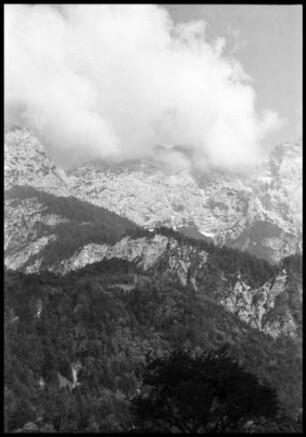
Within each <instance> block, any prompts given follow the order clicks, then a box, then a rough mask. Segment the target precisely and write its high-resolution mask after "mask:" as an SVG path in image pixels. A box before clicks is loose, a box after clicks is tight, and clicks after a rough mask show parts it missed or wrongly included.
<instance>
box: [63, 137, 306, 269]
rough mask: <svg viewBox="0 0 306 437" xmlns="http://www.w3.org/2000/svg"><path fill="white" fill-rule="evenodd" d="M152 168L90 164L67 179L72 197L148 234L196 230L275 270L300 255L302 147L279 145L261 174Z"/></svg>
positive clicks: (147, 162) (147, 165) (135, 164)
mask: <svg viewBox="0 0 306 437" xmlns="http://www.w3.org/2000/svg"><path fill="white" fill-rule="evenodd" d="M168 153H169V152H168ZM152 160H153V161H154V158H151V159H150V160H146V159H144V160H142V161H137V162H133V163H125V164H121V165H120V166H118V165H117V166H116V165H106V164H105V163H97V162H91V163H88V164H84V165H82V166H81V167H79V168H77V169H75V170H73V171H71V172H69V182H70V189H71V192H72V193H73V195H74V196H76V197H79V198H80V199H82V200H86V201H89V202H92V203H94V204H96V205H99V206H104V207H105V208H108V209H110V210H113V211H115V212H116V213H118V214H120V215H123V216H126V217H128V218H129V219H131V220H133V221H134V222H136V223H138V224H140V225H141V226H145V227H146V228H149V229H150V228H155V227H158V226H159V225H164V226H168V227H173V228H174V229H177V228H180V227H182V226H189V225H190V224H192V225H193V226H194V225H195V227H196V228H197V230H198V231H199V232H200V233H201V234H202V235H204V236H206V237H208V238H211V239H212V240H213V241H214V242H215V243H217V244H226V245H229V246H232V247H237V248H239V249H241V250H247V251H248V252H250V253H252V254H254V255H256V256H258V257H261V258H265V259H267V260H268V261H270V262H278V261H279V260H280V259H281V258H283V257H285V256H288V255H290V254H292V253H295V252H301V250H302V247H301V240H302V238H301V219H302V179H301V178H302V142H301V141H299V142H296V143H284V144H281V145H279V146H278V147H276V148H275V149H274V150H273V152H272V153H271V156H270V158H269V159H268V160H267V161H266V162H264V163H263V164H262V165H261V166H258V167H257V168H255V169H250V171H249V172H247V173H240V174H238V173H235V174H234V173H226V172H221V171H217V170H211V171H209V172H206V173H200V174H199V173H195V172H194V171H192V170H190V168H189V169H187V168H179V169H175V168H173V167H172V168H168V167H167V166H165V165H164V166H163V165H162V164H161V165H159V166H157V165H155V166H154V165H153V164H152Z"/></svg>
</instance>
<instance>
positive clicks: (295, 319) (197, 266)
mask: <svg viewBox="0 0 306 437" xmlns="http://www.w3.org/2000/svg"><path fill="white" fill-rule="evenodd" d="M6 144H7V146H6V151H5V153H6V155H5V161H6V167H5V170H6V174H5V178H6V192H5V265H6V267H7V268H8V269H11V270H19V271H24V272H26V273H39V272H41V271H44V270H46V271H50V272H54V273H56V274H59V275H66V274H68V273H69V272H71V271H77V270H80V269H82V268H84V267H85V266H87V265H88V264H94V263H97V262H100V261H103V260H107V259H113V258H118V259H121V260H126V261H129V262H132V263H133V264H135V265H137V266H138V267H139V268H141V269H142V271H143V274H145V275H146V274H147V273H148V272H150V271H153V272H155V276H154V278H155V277H156V274H159V275H162V276H163V277H167V278H169V277H171V278H172V279H173V280H175V281H176V282H177V283H179V284H180V285H181V286H187V287H191V288H192V289H193V290H194V291H195V292H197V293H204V294H206V295H210V296H211V298H212V299H213V300H214V302H217V303H218V304H221V305H222V306H224V307H225V308H226V309H227V310H229V311H231V312H235V313H236V314H237V315H238V316H239V317H240V318H241V319H242V320H244V321H246V322H247V323H249V324H250V325H251V326H253V327H256V328H257V329H260V330H262V331H263V332H266V333H268V334H270V335H272V336H274V337H277V336H279V335H280V334H283V333H284V334H286V335H289V336H291V337H292V338H298V337H300V319H299V314H298V311H296V305H301V289H302V285H301V283H298V282H297V285H296V287H295V289H294V291H293V294H294V297H293V298H292V299H291V297H290V296H289V295H288V293H287V289H288V286H287V283H288V282H290V279H288V272H287V271H286V269H282V267H281V264H280V265H279V266H276V267H275V268H274V267H272V266H270V265H269V264H268V263H267V262H265V261H264V260H260V259H257V258H252V256H251V255H248V254H247V253H244V254H243V253H241V252H239V250H237V246H239V244H238V243H237V241H238V242H239V238H240V239H241V238H242V237H241V235H242V234H243V233H244V234H246V235H247V234H248V235H250V234H252V238H253V239H255V238H257V240H258V241H263V240H264V239H265V240H268V241H269V242H271V239H272V236H271V232H270V234H269V233H268V230H269V228H268V224H269V223H270V222H269V221H262V223H261V228H260V226H259V223H260V222H258V221H256V220H255V219H254V217H259V216H258V214H259V212H257V209H258V208H259V206H260V207H262V204H260V203H259V200H258V198H257V197H256V194H255V191H254V190H255V189H254V190H253V191H251V189H250V188H248V187H247V186H246V185H242V182H241V181H240V180H238V181H234V180H232V179H229V177H227V179H224V177H223V180H222V182H223V183H225V182H224V181H225V180H226V181H227V188H226V189H225V188H224V187H223V188H222V187H221V186H220V184H219V182H217V181H219V179H220V178H221V176H220V178H218V177H217V176H216V173H215V174H214V177H213V174H210V175H209V178H210V179H209V182H207V178H208V176H203V175H201V177H202V179H201V180H200V182H198V184H200V185H196V182H195V179H193V180H191V176H190V175H189V174H187V173H186V171H185V170H184V171H183V174H182V171H180V172H179V173H177V174H175V175H173V170H171V169H170V170H169V171H168V173H167V170H166V169H165V168H164V169H163V170H160V169H159V167H158V168H157V167H156V162H154V161H153V162H151V164H150V165H149V164H148V165H147V167H144V166H143V164H140V163H139V162H137V161H135V162H134V163H133V166H132V167H127V163H122V164H121V168H118V167H117V169H116V173H114V169H113V168H109V165H106V164H104V167H101V165H100V164H99V165H98V166H97V165H96V164H95V165H93V166H92V167H87V166H85V167H84V166H83V167H81V169H80V170H79V172H78V179H77V181H78V182H77V183H78V184H79V185H78V187H79V188H80V190H81V185H80V184H81V182H82V184H83V186H84V187H85V188H84V190H83V191H84V193H85V194H82V196H81V195H80V193H79V195H78V197H73V196H72V195H71V194H72V193H73V194H77V193H75V190H76V178H77V176H76V175H73V176H70V177H69V178H68V177H65V175H64V173H63V172H62V171H61V170H59V169H58V168H57V167H55V166H54V164H53V163H52V162H51V160H50V159H49V158H48V157H47V155H46V154H45V152H44V149H43V146H42V145H41V144H40V142H39V141H38V140H37V138H36V137H35V136H34V135H33V134H32V133H31V132H29V131H23V130H15V131H8V132H6ZM23 145H26V146H27V153H23V152H22V146H23ZM295 147H296V148H297V146H295ZM160 150H161V149H159V151H160ZM284 150H285V148H283V149H282V151H283V153H284ZM292 153H293V152H292ZM296 154H297V152H294V153H293V155H294V156H296ZM277 156H279V153H278V155H277ZM271 159H272V158H271ZM283 159H284V158H283ZM271 162H272V163H273V162H274V161H271ZM129 165H130V166H131V163H129ZM139 165H142V168H143V170H141V173H139V172H140V170H139ZM273 165H274V164H273ZM273 165H272V164H271V165H270V167H269V169H270V170H271V168H272V170H273V171H274V173H275V172H276V170H275V168H276V165H274V167H273ZM84 168H85V170H84ZM89 168H93V169H94V170H93V172H92V173H91V176H90V178H89V176H88V174H89V173H88V172H89ZM127 168H129V171H128V170H127ZM102 169H103V170H102ZM277 169H278V170H277V172H278V173H277V174H280V173H281V166H280V165H279V166H278V167H277ZM270 170H269V171H270ZM272 170H271V171H272ZM83 171H85V173H84V175H83V176H82V174H83V173H82V172H83ZM283 173H285V174H286V175H287V176H286V177H287V178H288V177H289V176H288V173H290V172H289V171H288V165H287V170H286V172H285V171H283ZM137 174H138V179H137V177H136V176H135V175H137ZM139 174H142V175H145V176H144V177H143V183H144V184H146V186H147V188H148V189H149V187H151V189H152V192H154V193H155V195H156V196H157V191H156V190H157V189H158V190H159V192H160V198H159V200H160V203H158V202H157V205H156V203H155V200H154V199H155V197H154V196H152V195H150V196H146V198H145V200H146V203H145V205H146V204H147V203H148V202H149V201H150V202H151V203H150V204H151V205H152V211H153V210H154V215H153V216H152V217H157V213H156V211H158V207H160V208H162V207H163V205H164V204H165V205H170V197H171V195H172V193H173V190H174V189H175V190H177V191H176V196H177V197H175V196H174V197H173V198H172V205H173V204H174V203H175V202H178V201H179V200H178V196H179V192H181V193H182V195H181V201H182V202H184V199H185V200H186V201H187V199H189V200H190V199H192V198H195V197H196V196H195V195H196V190H198V192H200V190H201V193H202V196H212V190H213V192H214V196H215V197H214V198H215V199H218V202H219V200H220V202H219V203H222V205H223V206H224V205H225V202H232V204H230V207H231V211H232V212H231V214H233V211H234V207H235V208H236V210H239V208H240V207H241V205H242V204H243V202H244V204H245V205H248V207H247V208H245V209H244V212H245V216H244V214H243V213H242V211H240V218H239V217H238V220H237V222H239V220H240V222H239V223H238V224H237V227H236V228H235V227H233V229H232V230H231V231H230V232H231V236H232V237H233V233H234V232H236V231H237V229H238V228H239V229H240V231H241V234H240V235H238V238H237V239H236V240H234V243H233V244H232V246H233V249H227V247H226V246H224V247H223V246H221V247H219V248H218V247H216V246H214V244H212V242H213V241H214V239H213V237H211V238H207V237H205V236H203V238H204V239H197V240H194V239H193V238H190V237H194V235H193V234H194V232H195V230H196V229H197V228H196V227H194V228H193V233H191V234H190V232H188V231H190V230H192V227H191V226H185V227H182V228H181V229H182V231H183V233H184V236H182V234H181V233H178V232H176V231H174V230H172V231H171V229H170V228H169V229H168V230H167V227H161V228H157V227H156V229H150V230H146V229H143V228H142V227H140V226H139V225H137V224H136V223H134V222H132V221H130V220H129V219H127V218H126V217H122V216H120V215H118V214H116V213H115V212H111V211H109V210H108V209H105V208H103V207H101V206H98V205H96V204H95V203H98V202H97V201H94V200H93V198H91V197H90V193H91V191H89V190H90V189H91V190H92V189H93V187H92V184H93V180H94V179H95V180H96V191H95V193H96V194H97V193H99V195H100V197H99V199H101V193H102V192H103V190H102V189H101V185H99V184H102V182H103V183H104V187H105V189H104V191H107V192H108V194H106V195H105V196H104V201H103V203H107V202H109V201H110V199H111V198H114V199H117V198H118V196H119V194H118V193H119V189H118V187H119V185H118V184H119V182H120V181H121V182H120V183H123V180H124V178H126V179H129V180H130V182H131V184H130V185H129V184H127V183H125V189H124V187H122V193H121V196H122V197H119V199H118V205H119V206H117V208H116V209H117V210H118V209H119V208H120V200H121V205H123V204H124V205H126V206H127V208H128V209H126V210H125V213H126V211H127V210H128V211H132V210H133V211H135V212H137V213H138V214H140V215H141V214H142V213H143V211H144V209H143V208H142V206H141V205H142V200H143V196H144V192H142V191H140V192H139V191H137V190H136V188H135V187H137V183H140V182H141V180H142V179H141V178H140V176H139ZM275 174H276V173H275ZM124 175H125V176H124ZM163 175H164V178H163ZM205 177H206V179H205ZM122 178H123V179H122ZM275 178H276V177H275ZM204 179H205V180H204ZM213 179H214V181H215V182H213ZM221 179H222V178H221ZM278 179H281V177H280V176H279V177H278ZM283 179H284V177H283ZM158 180H159V183H158ZM198 180H199V176H198ZM275 180H276V179H275ZM135 181H136V182H135ZM149 181H150V183H151V185H149ZM187 181H189V182H188V183H189V188H190V191H189V192H188V196H187V195H186V190H184V189H183V188H184V187H186V184H187ZM170 182H171V183H170ZM257 183H258V184H259V185H260V184H262V183H263V181H262V180H259V181H257ZM265 183H267V182H265ZM273 183H274V182H273ZM114 184H115V185H116V186H117V189H116V190H113V192H112V195H111V196H110V194H109V192H110V189H108V188H107V187H108V185H109V186H110V187H113V186H114ZM230 184H231V188H228V187H229V186H230ZM131 185H132V188H131ZM187 185H188V184H187ZM259 185H258V186H259ZM158 186H159V188H158ZM165 186H168V188H169V189H167V190H165ZM199 186H206V187H208V188H207V190H204V189H202V188H201V189H200V188H199ZM97 187H98V188H97ZM233 187H236V189H235V190H234V188H233ZM179 188H181V191H180V190H179ZM129 189H131V190H132V191H133V192H137V197H136V195H135V194H133V193H131V192H129ZM135 190H136V191H135ZM229 190H232V191H229ZM258 190H259V188H258ZM275 190H276V188H275ZM259 191H260V190H259ZM230 192H231V193H232V195H229V193H230ZM276 192H277V190H276ZM128 193H130V194H128ZM207 193H208V194H207ZM222 193H223V194H222ZM96 194H95V196H96ZM162 194H164V196H168V197H165V198H163V197H162ZM219 195H220V197H218V196H219ZM184 196H185V197H184ZM192 196H193V197H192ZM81 197H82V200H81ZM274 197H276V195H275V196H274ZM131 199H134V204H133V201H132V200H131ZM182 199H183V200H182ZM229 199H230V200H229ZM237 199H238V200H239V199H240V200H239V201H241V202H242V203H241V204H240V206H239V201H238V200H237ZM250 199H251V200H250ZM87 200H91V203H89V202H88V201H87ZM124 202H125V203H124ZM135 202H136V203H135ZM214 202H215V203H218V202H217V200H215V201H214ZM136 204H137V205H139V211H138V210H136V206H135V205H136ZM207 204H210V207H211V209H210V210H208V208H207V207H206V209H205V208H204V207H203V206H202V210H207V211H208V212H207V217H206V218H205V220H206V223H212V222H213V217H214V216H216V214H217V213H216V211H219V212H220V208H221V206H220V205H218V206H216V205H215V206H213V205H212V200H209V202H207ZM131 205H132V206H131ZM256 205H257V206H256ZM273 205H274V206H275V203H273ZM108 206H109V205H108ZM133 208H134V209H133ZM256 208H257V209H256ZM221 209H222V208H221ZM271 209H272V207H271ZM176 210H177V211H178V215H177V217H176V218H177V219H179V217H181V214H183V213H186V211H187V210H186V209H183V210H181V209H180V208H178V205H177V206H176ZM209 211H210V212H209ZM121 213H122V214H123V211H122V210H121ZM201 214H202V213H201ZM260 214H263V210H260ZM290 214H291V213H290ZM290 214H289V213H288V217H289V216H290ZM123 215H128V214H123ZM131 215H132V214H131ZM152 217H151V219H150V220H152ZM193 217H194V220H195V222H196V221H197V220H198V219H199V220H200V218H199V217H204V215H201V216H200V215H199V216H197V215H196V214H195V215H194V216H193ZM220 217H221V216H219V219H220V220H219V222H218V221H216V223H217V224H218V223H219V224H220V223H221V225H222V226H223V225H224V223H225V221H227V226H228V223H229V222H230V220H232V219H233V217H232V216H230V215H229V216H227V217H226V216H224V215H223V216H222V217H221V218H222V219H221V218H220ZM262 217H263V215H262ZM290 217H291V216H290ZM162 218H163V217H161V220H160V221H161V222H163V220H162ZM236 219H237V216H236ZM243 220H244V222H243V223H244V226H246V223H249V221H251V223H252V225H250V224H248V225H247V226H250V228H249V227H246V228H245V229H244V230H242V229H241V226H242V221H243ZM252 220H253V222H252ZM288 220H289V218H288ZM193 223H194V222H193ZM275 223H276V219H275ZM275 223H274V224H273V226H274V227H275V226H276V224H275ZM147 225H148V224H147ZM168 225H169V223H168ZM221 225H220V226H221ZM149 226H152V222H150V224H149ZM194 226H195V225H194ZM256 226H257V231H256V232H255V231H254V229H255V227H256ZM273 226H272V224H270V227H271V228H273ZM184 228H185V229H184ZM252 230H253V231H252ZM270 230H271V229H270ZM263 231H265V232H266V234H264V232H263ZM200 235H201V234H200ZM224 235H227V234H226V233H225V234H224ZM220 238H222V233H221V237H220ZM246 238H249V240H250V238H251V237H249V236H248V237H246ZM218 241H219V242H220V240H218ZM253 243H254V241H253ZM250 252H251V251H250ZM280 296H282V297H280ZM291 300H294V301H295V304H294V305H293V307H294V308H293V307H292V305H291V303H290V302H291ZM279 302H281V303H282V309H281V311H279V308H280V307H281V304H280V303H279ZM297 302H298V303H297ZM291 307H292V308H291Z"/></svg>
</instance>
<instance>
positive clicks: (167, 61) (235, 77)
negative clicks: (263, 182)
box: [5, 5, 281, 167]
mask: <svg viewBox="0 0 306 437" xmlns="http://www.w3.org/2000/svg"><path fill="white" fill-rule="evenodd" d="M205 27H206V23H205V22H204V21H192V22H189V23H184V24H182V23H179V24H174V23H173V22H172V20H171V19H170V17H169V15H168V13H167V11H166V10H165V9H164V8H162V7H158V6H154V5H60V6H57V7H55V6H52V5H34V6H33V5H5V116H6V123H11V122H18V123H23V124H26V125H30V126H33V125H36V126H39V127H40V136H41V137H42V140H43V141H44V142H45V143H46V144H47V146H48V148H49V150H50V153H51V154H53V156H54V157H55V158H56V159H57V161H58V162H60V163H61V164H62V165H63V166H64V167H67V166H69V165H70V164H71V163H72V161H77V160H79V161H82V160H89V159H95V158H102V159H127V158H138V157H141V156H144V155H148V154H150V153H152V151H153V150H154V147H155V146H156V144H167V145H179V146H183V147H185V148H186V149H187V150H189V152H190V153H191V155H192V156H193V157H194V159H195V160H196V162H197V163H198V165H200V166H203V167H205V166H206V165H214V166H221V167H235V166H244V165H250V164H251V163H253V162H255V161H256V160H257V159H259V158H260V157H261V156H262V153H263V150H262V147H261V145H260V144H261V140H262V138H263V137H264V136H266V135H267V134H268V133H269V132H271V131H273V130H274V129H277V128H279V126H280V124H281V123H280V120H279V117H278V115H277V114H276V113H274V112H272V111H269V110H266V111H262V112H258V111H257V109H256V95H255V91H254V89H253V88H252V85H251V80H250V78H249V76H248V75H247V74H246V73H245V72H244V70H243V67H242V66H241V65H240V64H239V63H238V62H237V61H235V60H234V59H233V58H226V57H224V56H223V48H224V45H225V44H226V41H225V39H224V38H218V39H217V40H216V41H215V42H214V43H213V44H210V43H208V42H207V41H206V39H205Z"/></svg>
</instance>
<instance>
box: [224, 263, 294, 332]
mask: <svg viewBox="0 0 306 437" xmlns="http://www.w3.org/2000/svg"><path fill="white" fill-rule="evenodd" d="M287 283H288V274H287V271H286V270H285V269H283V270H282V271H281V272H280V273H279V274H278V275H277V276H276V277H275V278H273V279H271V280H269V281H268V282H266V283H265V284H264V285H262V286H261V287H259V288H257V289H252V288H251V287H250V286H249V285H248V284H246V283H245V282H244V281H242V280H241V278H240V279H239V280H238V281H237V283H236V284H235V286H234V287H233V289H229V290H228V294H227V296H225V297H224V298H222V299H221V300H220V303H221V304H222V305H224V306H225V308H226V309H227V310H229V311H231V312H233V313H235V314H237V315H238V316H239V318H241V319H242V320H244V321H245V322H247V323H249V324H250V325H251V326H253V327H254V328H257V329H260V330H261V331H263V332H265V333H267V334H269V335H271V336H272V337H274V338H276V337H278V336H279V335H280V334H285V335H289V336H290V337H292V338H296V337H297V325H296V322H295V320H294V318H293V315H292V312H291V311H290V308H289V306H288V295H287V289H288V286H287ZM296 287H297V289H296V291H295V293H296V295H299V297H300V305H301V306H302V289H301V287H299V285H296Z"/></svg>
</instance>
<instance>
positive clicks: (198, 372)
mask: <svg viewBox="0 0 306 437" xmlns="http://www.w3.org/2000/svg"><path fill="white" fill-rule="evenodd" d="M140 375H141V378H142V382H143V389H142V391H141V393H140V394H138V395H137V396H135V397H134V398H133V399H132V412H133V414H134V415H135V418H136V421H135V423H137V426H136V430H141V431H148V432H153V431H155V432H183V433H201V432H210V433H219V432H234V431H241V430H243V429H244V427H245V426H246V424H247V423H248V421H251V420H252V421H253V422H254V421H256V420H258V419H259V420H261V421H262V420H263V419H271V418H273V417H275V416H276V413H277V409H278V402H277V397H276V393H275V390H274V389H273V388H272V387H270V386H269V385H268V384H265V385H262V384H261V383H260V382H259V381H258V379H257V378H256V377H255V376H254V375H252V374H250V373H248V372H246V371H245V370H244V369H243V368H242V367H241V366H240V365H239V363H238V362H237V361H235V360H234V359H233V358H231V357H230V356H229V355H228V353H227V351H226V350H225V349H220V350H218V351H209V352H206V353H203V354H201V355H198V356H194V355H193V354H192V353H191V352H184V351H175V352H172V353H171V354H170V355H169V356H168V357H163V358H158V359H154V360H150V361H149V362H148V363H147V364H146V365H144V366H143V367H142V368H141V369H140Z"/></svg>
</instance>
